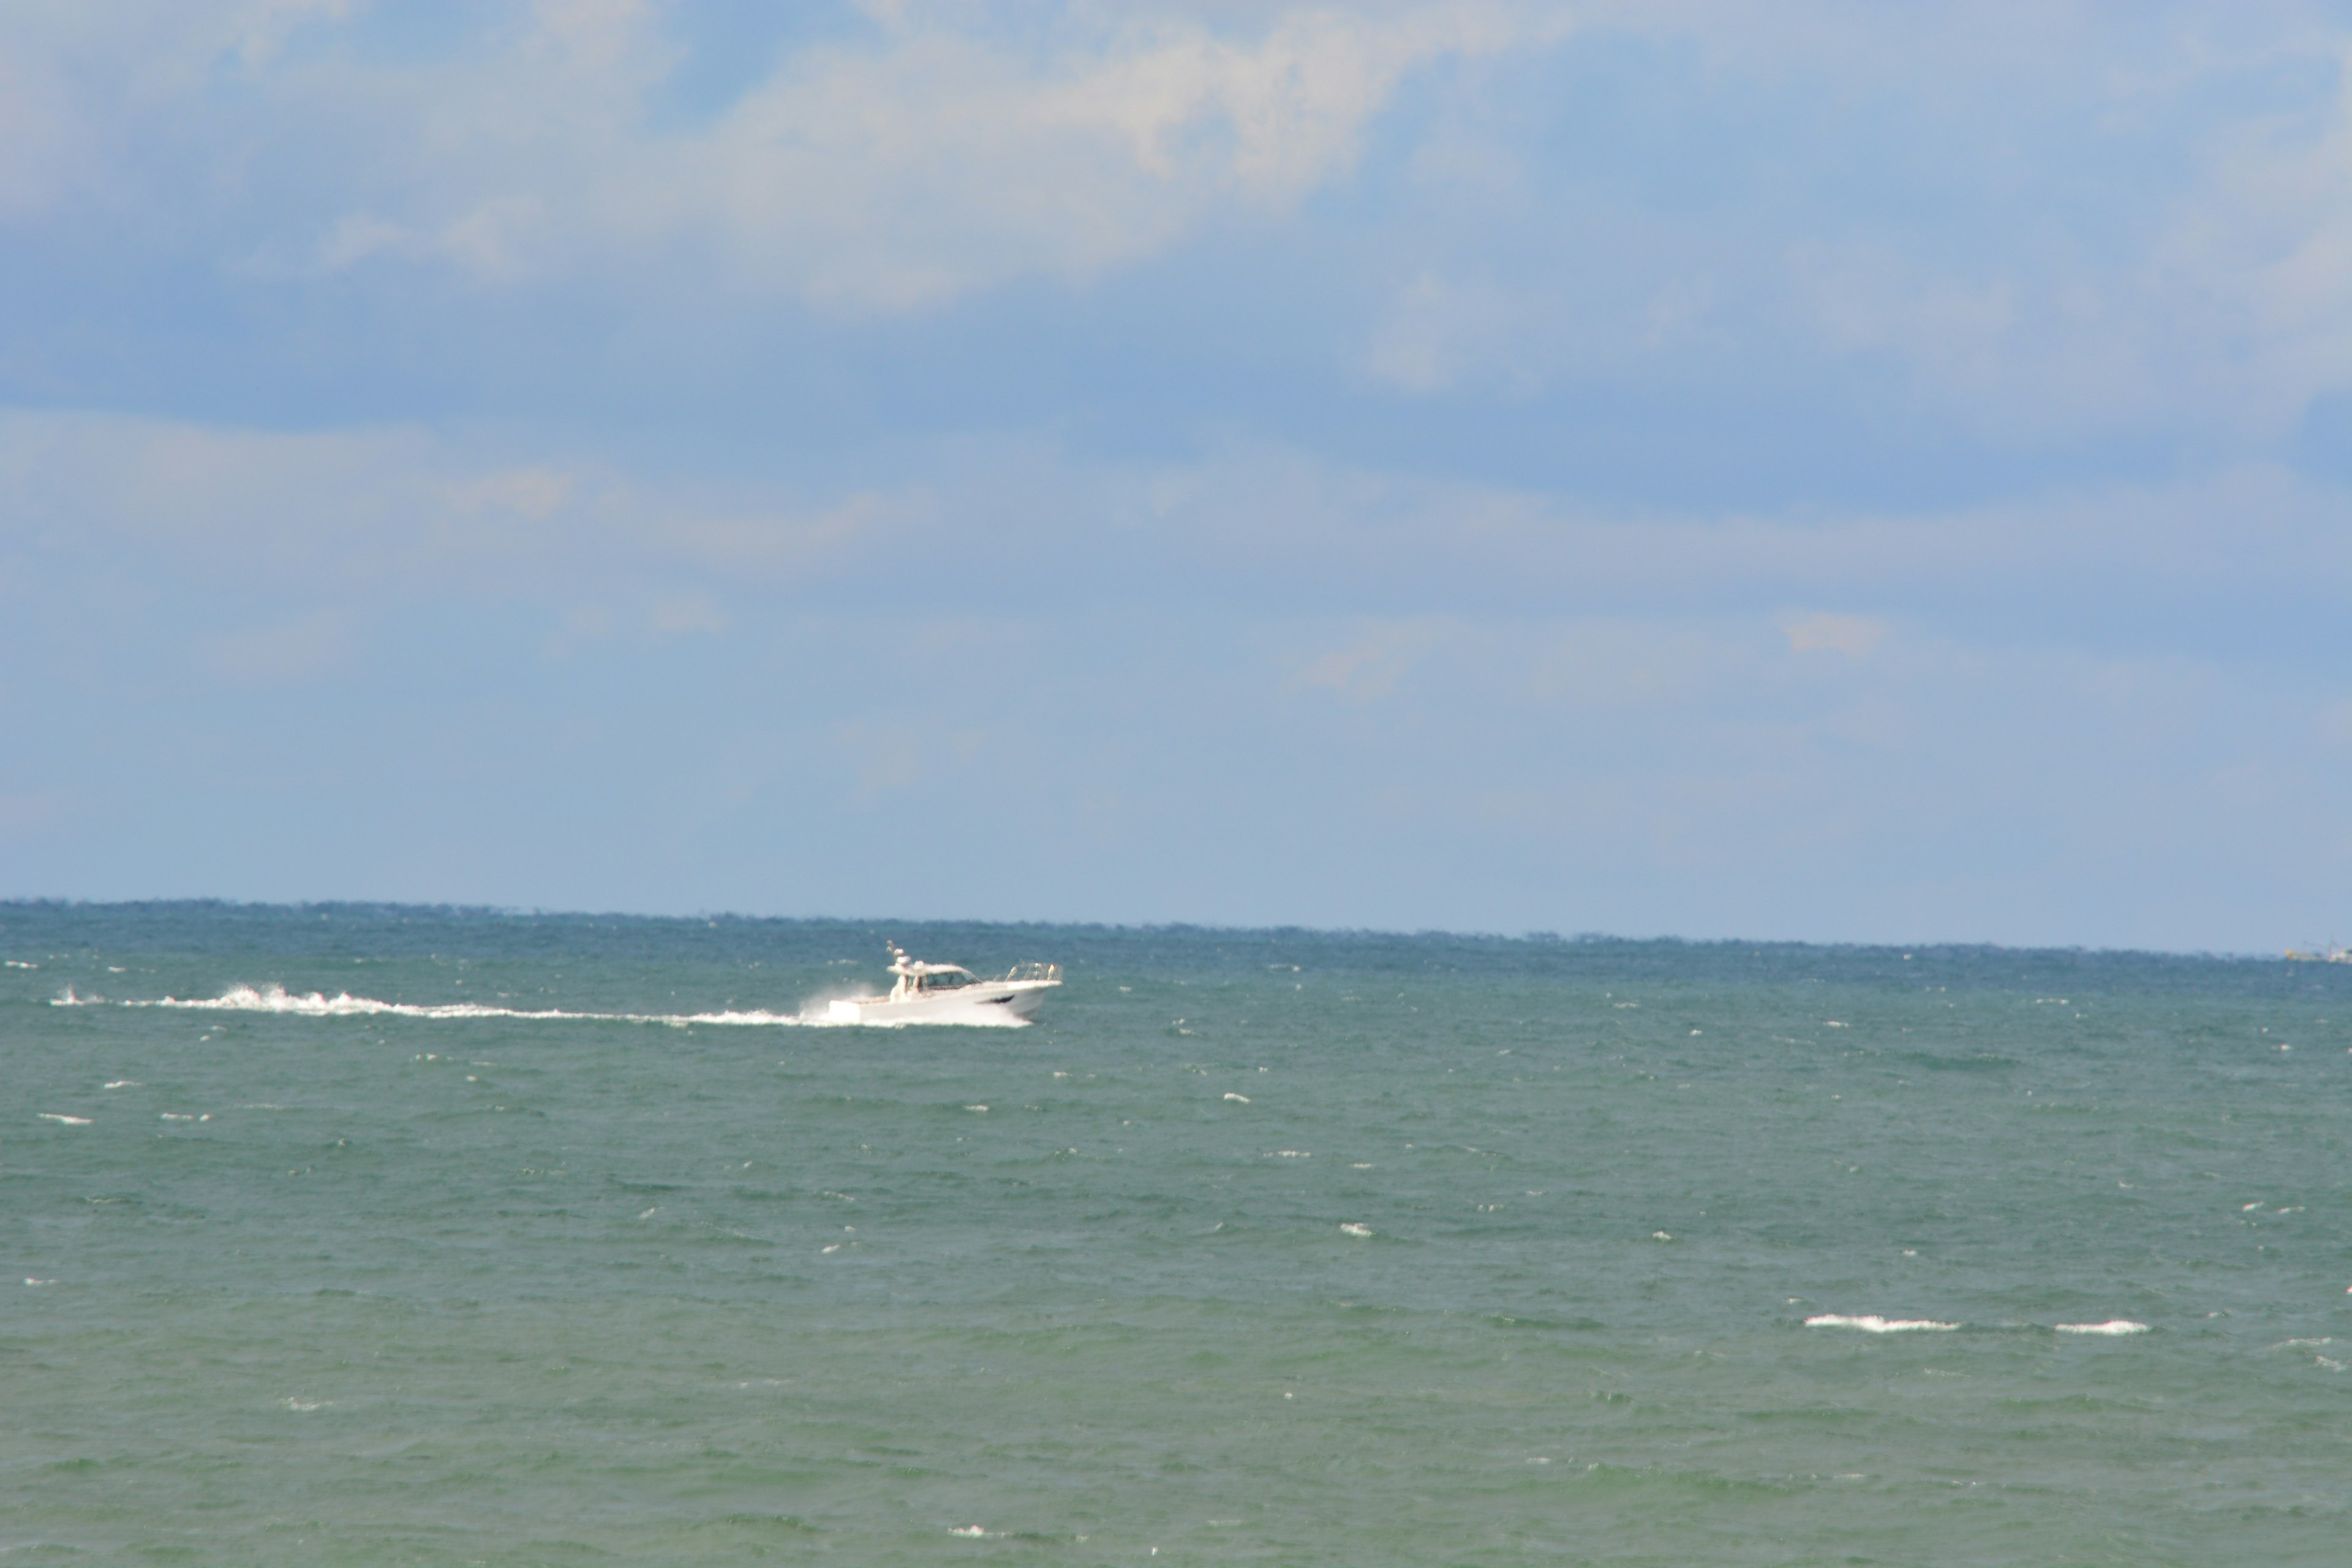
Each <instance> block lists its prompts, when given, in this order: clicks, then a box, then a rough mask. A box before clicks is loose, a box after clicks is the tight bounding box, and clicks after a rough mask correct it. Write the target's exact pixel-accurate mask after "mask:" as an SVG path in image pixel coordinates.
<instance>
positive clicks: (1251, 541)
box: [0, 0, 2352, 951]
mask: <svg viewBox="0 0 2352 1568" xmlns="http://www.w3.org/2000/svg"><path fill="white" fill-rule="evenodd" d="M2347 64H2352V7H2346V6H2342V5H2333V6H2321V5H2293V4H2280V5H2267V6H2263V7H2245V6H2221V5H2146V6H2133V7H2128V8H2123V7H2116V6H2111V5H2063V4H2056V5H2053V4H2038V5H1974V6H1969V7H1891V6H1884V5H1861V4H1855V5H1843V4H1821V5H1761V4H1756V5H1748V4H1732V3H1724V4H1703V3H1691V4H1677V3H1672V0H1661V3H1654V4H1648V5H1610V4H1593V5H1549V4H1535V3H1528V4H1510V3H1504V0H1496V3H1495V4H1480V3H1478V0H1453V3H1447V4H1430V5H1422V4H1414V3H1412V0H1390V3H1367V4H1362V5H1352V6H1350V5H1315V6H1300V7H1286V6H1282V5H1238V4H1229V3H1218V0H1199V3H1196V4H1166V5H1160V4H1150V3H1143V0H1139V3H1135V4H1121V5H1108V4H1100V5H1097V4H1072V5H1061V6H1049V5H984V4H969V3H966V4H953V5H948V4H939V5H933V4H925V3H923V0H900V3H889V4H885V3H882V0H874V3H871V4H866V5H852V4H844V5H796V6H790V7H781V6H770V5H753V4H748V3H720V0H699V3H698V0H678V3H675V4H668V5H662V4H631V3H628V0H543V3H541V4H538V5H526V4H504V5H500V4H467V5H454V4H452V5H437V4H402V5H388V4H378V5H368V4H365V3H363V0H348V3H336V0H172V3H163V0H157V3H154V4H150V5H140V4H126V5H118V6H109V7H104V8H99V7H82V6H54V5H0V896H41V895H56V896H67V897H87V898H138V897H157V896H166V897H168V896H220V897H229V898H239V899H318V898H383V899H399V900H435V901H438V900H451V901H465V902H487V903H494V904H503V905H514V906H524V907H532V906H536V907H546V908H575V909H576V908H590V909H626V910H680V911H683V910H740V911H746V912H760V913H783V914H844V915H875V916H889V915H907V916H919V915H953V916H971V917H980V918H1000V919H1076V920H1106V921H1177V920H1189V921H1214V922H1232V923H1252V924H1256V923H1275V922H1299V923H1307V924H1315V925H1326V926H1377V927H1391V928H1399V927H1401V928H1422V927H1451V928H1456V929H1474V930H1496V931H1523V930H1556V931H1585V930H1600V931H1617V932H1624V933H1650V932H1675V933H1680V934H1685V935H1690V936H1723V935H1741V936H1754V937H1797V938H1810V939H1831V940H1864V941H1891V942H1925V941H1934V940H1958V941H1975V940H1989V941H1998V942H2058V943H2083V944H2090V945H2137V946H2156V947H2167V948H2196V949H2215V950H2222V951H2263V950H2274V949H2276V948H2278V947H2281V946H2284V945H2286V944H2289V943H2311V942H2318V941H2321V940H2324V939H2326V937H2328V936H2329V935H2330V934H2336V935H2341V936H2346V937H2352V891H2347V889H2352V616H2347V611H2352V505H2347V503H2352V73H2347Z"/></svg>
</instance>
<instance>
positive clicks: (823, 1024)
mask: <svg viewBox="0 0 2352 1568" xmlns="http://www.w3.org/2000/svg"><path fill="white" fill-rule="evenodd" d="M49 1005H50V1006H52V1007H171V1008H176V1009H180V1010H184V1011H187V1012H194V1013H278V1014H284V1015H289V1016H296V1017H304V1018H375V1017H393V1018H436V1019H443V1020H447V1019H464V1018H526V1019H540V1020H545V1021H550V1022H559V1021H569V1022H575V1023H592V1024H658V1025H661V1026H664V1027H665V1028H671V1029H683V1028H686V1027H688V1026H691V1025H695V1024H716V1025H724V1026H730V1027H731V1026H745V1027H755V1028H786V1029H823V1028H868V1029H875V1028H883V1029H901V1028H918V1027H922V1026H938V1025H964V1026H973V1027H982V1028H987V1027H993V1028H1000V1029H1001V1028H1022V1027H1025V1026H1027V1025H1028V1023H1029V1020H1028V1019H1026V1018H1013V1017H1006V1016H1002V1015H1001V1013H999V1014H983V1015H982V1016H978V1017H972V1018H901V1019H896V1020H893V1021H891V1022H888V1023H870V1022H860V1023H852V1022H850V1021H848V1020H845V1019H838V1018H832V1017H828V1016H825V1014H824V1011H823V1010H822V1008H820V1007H815V1006H812V1007H811V1008H809V1009H808V1010H807V1011H804V1012H800V1013H772V1012H769V1011H767V1010H765V1009H764V1008H751V1009H748V1010H737V1009H730V1010H728V1011H724V1012H718V1013H581V1012H572V1011H570V1010H568V1009H565V1008H562V1007H499V1006H493V1005H488V1004H486V1003H481V1002H440V1003H422V1002H380V1001H378V1000H377V999H376V998H374V997H373V996H354V995H352V994H351V993H350V992H348V991H345V992H341V993H339V994H335V995H333V996H330V995H328V994H325V993H324V992H321V991H313V992H311V993H310V994H308V995H299V994H295V993H293V992H290V991H289V990H287V989H286V987H284V986H283V985H277V984H270V985H263V986H258V987H257V986H252V985H232V986H230V987H229V988H228V989H227V990H226V991H224V992H222V993H221V994H219V995H217V996H213V997H193V996H192V997H179V996H163V997H155V998H147V999H136V998H134V999H129V1000H124V1001H120V1002H110V1001H107V1000H106V999H104V998H102V997H98V996H78V995H76V994H74V992H73V990H72V988H71V987H68V988H67V990H66V994H64V995H62V996H59V997H56V998H54V999H53V1000H51V1002H50V1003H49Z"/></svg>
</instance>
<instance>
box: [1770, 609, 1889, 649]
mask: <svg viewBox="0 0 2352 1568" xmlns="http://www.w3.org/2000/svg"><path fill="white" fill-rule="evenodd" d="M1782 629H1783V630H1785V631H1786V632H1787V633H1788V637H1789V651H1790V652H1791V653H1835V654H1843V655H1844V656H1845V657H1846V658H1869V657H1870V656H1871V654H1872V652H1873V651H1874V650H1875V649H1876V648H1877V647H1878V644H1879V641H1880V639H1882V638H1883V637H1885V636H1886V623H1885V621H1880V620H1873V619H1871V618H1870V617H1869V616H1836V615H1827V614H1822V615H1813V616H1805V617H1804V618H1803V619H1801V620H1797V621H1791V622H1790V623H1789V625H1788V626H1785V627H1784V628H1782Z"/></svg>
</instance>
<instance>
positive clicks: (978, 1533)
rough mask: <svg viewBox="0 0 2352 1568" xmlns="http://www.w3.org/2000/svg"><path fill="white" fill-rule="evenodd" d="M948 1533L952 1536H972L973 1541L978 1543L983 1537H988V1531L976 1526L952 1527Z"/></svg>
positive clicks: (960, 1525) (961, 1525) (959, 1525)
mask: <svg viewBox="0 0 2352 1568" xmlns="http://www.w3.org/2000/svg"><path fill="white" fill-rule="evenodd" d="M948 1533H949V1534H950V1535H964V1536H970V1537H971V1539H972V1540H974V1541H977V1540H979V1539H980V1538H981V1537H982V1536H983V1535H986V1534H987V1533H988V1531H984V1530H982V1529H981V1528H980V1526H978V1525H976V1524H958V1525H950V1527H949V1529H948Z"/></svg>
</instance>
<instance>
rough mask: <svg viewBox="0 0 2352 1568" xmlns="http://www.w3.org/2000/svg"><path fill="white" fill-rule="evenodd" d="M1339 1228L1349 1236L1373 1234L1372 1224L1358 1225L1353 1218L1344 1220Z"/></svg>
mask: <svg viewBox="0 0 2352 1568" xmlns="http://www.w3.org/2000/svg"><path fill="white" fill-rule="evenodd" d="M1339 1229H1340V1230H1341V1231H1342V1232H1343V1233H1344V1234H1346V1235H1349V1236H1370V1235H1371V1234H1372V1227H1371V1226H1368V1225H1358V1224H1357V1223H1356V1222H1355V1221H1353V1220H1348V1221H1345V1222H1343V1223H1342V1224H1341V1225H1340V1226H1339Z"/></svg>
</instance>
